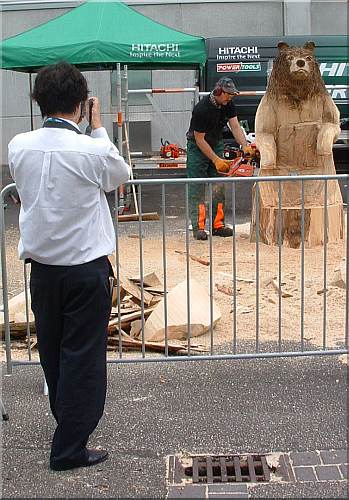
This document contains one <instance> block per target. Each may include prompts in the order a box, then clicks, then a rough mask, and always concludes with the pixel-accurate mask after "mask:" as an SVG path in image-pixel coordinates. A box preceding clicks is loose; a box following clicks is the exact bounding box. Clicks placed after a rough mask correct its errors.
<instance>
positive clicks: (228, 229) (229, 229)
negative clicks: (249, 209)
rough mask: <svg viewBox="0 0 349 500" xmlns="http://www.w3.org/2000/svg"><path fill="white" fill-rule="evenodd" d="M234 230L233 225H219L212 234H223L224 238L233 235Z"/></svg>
mask: <svg viewBox="0 0 349 500" xmlns="http://www.w3.org/2000/svg"><path fill="white" fill-rule="evenodd" d="M233 234H234V230H233V228H232V227H229V226H222V227H219V228H218V229H213V231H212V235H213V236H222V237H223V238H226V237H227V236H233Z"/></svg>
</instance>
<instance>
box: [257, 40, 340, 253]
mask: <svg viewBox="0 0 349 500" xmlns="http://www.w3.org/2000/svg"><path fill="white" fill-rule="evenodd" d="M314 48H315V44H314V43H313V42H307V43H306V44H305V45H304V47H302V48H298V47H289V46H288V45H287V43H285V42H280V43H279V44H278V49H279V54H278V56H277V58H276V60H275V62H274V65H273V70H272V73H271V75H270V79H269V82H268V87H267V90H266V93H265V95H264V96H263V98H262V100H261V102H260V104H259V106H258V109H257V114H256V143H257V147H258V149H259V151H260V154H261V168H260V174H259V175H261V176H280V175H287V176H295V175H321V174H335V173H336V171H335V166H334V162H333V154H332V145H333V143H334V142H335V141H336V140H337V137H338V135H339V133H340V127H339V111H338V109H337V107H336V105H335V104H334V102H333V100H332V97H331V96H330V95H329V93H328V92H327V90H326V87H325V84H324V82H323V80H322V77H321V74H320V71H319V66H318V63H317V62H316V60H315V58H314ZM279 194H280V199H281V206H282V208H281V210H280V209H279ZM326 198H327V200H326ZM302 200H304V211H303V215H302ZM257 205H258V206H259V227H260V232H259V234H260V239H261V241H263V242H264V243H267V244H270V245H274V244H278V242H279V228H281V235H280V236H281V242H282V244H283V245H285V246H289V247H292V248H298V247H299V246H300V244H301V237H302V235H301V228H302V218H303V217H304V219H303V220H304V226H303V227H304V241H305V245H306V246H307V247H313V246H316V245H321V244H323V243H324V241H326V240H327V241H328V242H333V241H337V240H339V239H341V238H343V224H344V215H343V200H342V196H341V192H340V188H339V185H338V182H337V181H336V180H330V181H328V182H327V187H325V182H324V181H319V180H314V181H304V188H303V195H302V186H301V181H286V182H282V183H280V187H279V183H278V182H261V183H259V193H258V197H256V187H255V188H254V199H253V208H252V224H251V238H252V239H253V238H254V237H255V231H256V208H257ZM325 214H326V215H325ZM280 217H281V221H280ZM325 228H327V231H326V233H327V234H326V235H325Z"/></svg>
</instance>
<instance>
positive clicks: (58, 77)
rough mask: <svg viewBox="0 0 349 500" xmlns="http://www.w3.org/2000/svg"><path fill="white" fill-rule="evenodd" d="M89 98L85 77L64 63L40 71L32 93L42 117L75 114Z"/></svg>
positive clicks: (73, 67)
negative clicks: (80, 105) (80, 104)
mask: <svg viewBox="0 0 349 500" xmlns="http://www.w3.org/2000/svg"><path fill="white" fill-rule="evenodd" d="M87 97H88V88H87V82H86V79H85V77H84V76H83V74H82V73H81V72H80V71H79V70H78V69H77V68H76V67H75V66H73V65H71V64H69V63H67V62H64V61H62V62H59V63H58V64H52V65H50V66H45V68H42V69H40V71H39V72H38V74H37V77H36V79H35V83H34V90H33V93H32V98H33V99H34V100H35V101H36V102H37V103H38V105H39V107H40V111H41V115H42V117H44V116H50V115H53V114H56V113H73V112H74V111H75V110H76V107H77V106H78V105H79V103H81V102H84V101H86V99H87Z"/></svg>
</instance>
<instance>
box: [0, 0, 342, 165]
mask: <svg viewBox="0 0 349 500" xmlns="http://www.w3.org/2000/svg"><path fill="white" fill-rule="evenodd" d="M81 3H82V2H79V1H73V0H60V1H59V0H58V1H55V0H26V1H25V0H22V1H19V0H7V1H0V7H1V29H2V39H4V38H8V37H10V36H14V35H17V34H18V33H21V32H23V31H26V30H28V29H31V28H34V27H36V26H38V25H40V24H42V23H45V22H47V21H49V20H50V19H53V18H55V17H57V16H59V15H62V14H64V13H65V12H68V11H69V10H70V9H73V8H75V7H76V6H78V5H80V4H81ZM124 3H126V4H128V5H129V6H130V7H132V8H133V9H135V10H137V11H138V12H140V13H142V14H144V15H145V16H147V17H149V18H151V19H153V20H155V21H157V22H160V23H162V24H165V25H166V26H169V27H170V28H174V29H177V30H179V31H183V32H185V33H189V34H192V35H198V36H202V37H204V38H208V37H216V36H244V37H246V36H251V37H257V36H270V35H273V36H279V37H280V39H282V37H283V36H285V35H309V36H311V35H337V34H346V33H347V7H348V1H347V0H303V1H298V0H271V1H263V0H261V1H259V0H233V1H218V0H206V1H205V0H201V1H199V0H167V1H163V2H159V1H152V0H143V1H140V0H125V1H124ZM130 29H132V27H130ZM86 77H87V79H88V82H89V88H90V90H91V95H97V96H98V97H99V98H100V100H101V104H102V114H103V122H104V124H105V125H106V128H107V129H108V132H109V133H110V134H111V135H113V136H114V137H115V135H116V134H115V122H116V91H115V74H114V73H113V72H110V71H101V72H86ZM197 78H198V75H197V72H195V71H193V70H175V71H173V70H166V71H165V70H153V71H137V70H134V71H129V87H130V88H150V86H151V87H153V88H155V87H156V88H159V87H160V88H163V87H193V86H194V85H195V83H196V81H197ZM1 95H2V100H1V104H2V105H1V113H0V126H1V137H2V148H1V163H2V164H6V162H7V143H8V141H9V140H10V139H11V138H12V137H13V136H14V135H15V134H17V133H19V132H24V131H28V130H30V127H31V123H30V99H29V95H30V90H29V78H28V75H27V74H25V73H17V72H13V71H1ZM192 106H193V96H192V95H191V94H166V95H164V94H162V95H155V96H153V97H149V96H148V97H147V96H145V95H141V96H139V95H137V96H132V97H130V99H129V119H130V142H131V151H138V150H142V151H147V150H159V148H160V141H161V138H163V139H164V140H169V141H170V142H177V143H179V144H180V145H181V146H183V147H185V132H186V130H187V128H188V124H189V121H190V115H191V110H192ZM33 112H34V127H39V126H40V124H41V117H40V114H39V110H38V108H37V107H36V106H35V105H34V108H33Z"/></svg>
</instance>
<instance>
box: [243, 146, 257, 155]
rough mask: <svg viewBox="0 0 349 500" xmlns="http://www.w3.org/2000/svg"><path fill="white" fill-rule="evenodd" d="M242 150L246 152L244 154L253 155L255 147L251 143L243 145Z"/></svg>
mask: <svg viewBox="0 0 349 500" xmlns="http://www.w3.org/2000/svg"><path fill="white" fill-rule="evenodd" d="M242 151H243V152H244V156H247V157H251V156H253V155H254V149H253V148H252V147H251V146H250V145H249V144H246V145H245V146H243V147H242Z"/></svg>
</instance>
